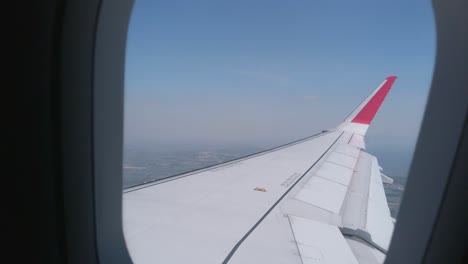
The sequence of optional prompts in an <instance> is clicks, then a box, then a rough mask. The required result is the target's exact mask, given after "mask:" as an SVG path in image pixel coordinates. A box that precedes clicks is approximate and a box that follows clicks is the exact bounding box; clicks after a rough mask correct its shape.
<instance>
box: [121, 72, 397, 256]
mask: <svg viewBox="0 0 468 264" xmlns="http://www.w3.org/2000/svg"><path fill="white" fill-rule="evenodd" d="M395 79H396V77H395V76H390V77H388V78H387V79H386V80H385V81H384V82H383V83H382V84H381V85H380V86H379V87H378V88H377V89H376V90H375V91H374V92H373V93H371V95H369V97H368V98H367V99H366V100H364V102H362V103H361V105H359V107H358V108H357V109H356V110H354V111H353V112H352V113H351V114H350V115H349V116H348V117H347V118H346V119H345V121H344V122H343V123H342V124H341V125H339V126H338V127H336V128H335V129H333V130H330V131H326V132H323V133H320V134H318V135H314V136H311V137H308V138H304V139H302V140H298V141H295V142H292V143H289V144H286V145H283V146H279V147H276V148H273V149H270V150H267V151H263V152H260V153H257V154H254V155H250V156H247V157H244V158H240V159H237V160H234V161H230V162H226V163H223V164H219V165H216V166H212V167H208V168H204V169H200V170H197V171H193V172H189V173H186V174H182V175H177V176H174V177H169V178H165V179H161V180H158V181H155V182H151V183H147V184H144V185H139V186H135V187H132V188H129V189H126V190H125V191H124V195H123V221H124V233H125V238H126V242H127V246H128V249H129V252H130V255H131V257H132V259H133V261H134V262H135V263H203V264H205V263H301V264H307V263H382V262H383V261H384V259H385V256H386V253H387V250H388V248H389V244H390V239H391V236H392V232H393V228H394V219H393V218H392V217H391V216H390V210H389V208H388V204H387V200H386V197H385V193H384V189H383V183H382V178H384V179H385V180H386V181H388V177H386V176H384V175H383V174H382V173H381V168H380V166H379V164H378V162H377V159H376V158H375V157H374V156H372V155H370V154H368V153H366V152H365V148H366V146H365V140H364V136H365V134H366V131H367V129H368V127H369V124H370V123H371V121H372V119H373V118H374V116H375V114H376V113H377V111H378V109H379V107H380V105H381V104H382V102H383V101H384V99H385V96H386V95H387V93H388V92H389V90H390V88H391V87H392V85H393V83H394V81H395Z"/></svg>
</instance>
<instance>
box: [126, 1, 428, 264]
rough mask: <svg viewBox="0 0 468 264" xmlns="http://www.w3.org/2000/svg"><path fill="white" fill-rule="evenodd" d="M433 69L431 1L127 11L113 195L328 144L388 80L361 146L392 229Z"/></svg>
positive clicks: (165, 4) (155, 5)
mask: <svg viewBox="0 0 468 264" xmlns="http://www.w3.org/2000/svg"><path fill="white" fill-rule="evenodd" d="M434 59H435V28H434V21H433V14H432V7H431V4H430V2H419V1H417V2H413V1H379V2H376V1H365V2H360V4H356V3H352V2H346V1H340V2H339V3H338V2H335V1H149V0H137V1H136V2H135V5H134V7H133V11H132V16H131V21H130V26H129V32H128V39H127V51H126V73H125V118H124V123H125V127H124V135H125V136H124V165H123V182H124V189H125V190H127V189H128V188H132V187H133V188H134V187H135V186H141V185H142V184H144V183H150V182H155V181H156V182H157V181H158V180H159V179H164V178H167V177H171V176H173V175H180V174H183V173H186V172H190V171H194V170H197V169H200V168H205V167H208V166H212V165H216V164H220V163H223V162H227V161H230V160H234V159H238V158H241V157H244V156H246V155H250V154H253V153H257V152H261V151H265V150H268V149H270V148H273V147H276V146H279V145H282V144H286V143H289V142H292V141H295V140H299V139H302V138H306V137H309V136H311V135H314V134H318V133H333V131H332V130H333V129H334V128H335V127H337V126H338V125H339V124H340V123H342V122H343V120H344V119H345V118H346V116H347V115H348V114H349V113H350V112H351V111H353V109H355V108H356V107H357V106H358V105H359V104H360V103H361V102H362V100H363V99H364V98H366V97H367V96H368V95H369V94H370V93H371V92H372V91H373V90H374V89H375V88H377V87H378V85H379V84H381V83H382V81H383V80H385V78H387V77H388V76H393V75H396V76H398V78H397V79H396V81H395V83H394V85H393V87H392V89H391V91H390V92H389V93H388V96H387V97H386V100H385V102H384V103H383V104H382V107H381V108H380V110H379V111H378V113H377V114H376V116H375V118H374V120H373V121H372V124H371V125H370V127H369V129H368V132H367V134H366V137H365V140H366V152H368V153H369V154H371V155H373V156H375V157H377V159H378V163H379V165H380V166H381V167H382V173H383V174H385V175H386V176H388V177H390V178H392V179H393V183H391V184H388V183H387V184H385V185H384V187H385V194H386V198H387V202H388V206H389V208H390V212H391V215H392V217H394V218H397V216H398V208H399V203H400V200H401V197H402V194H403V191H404V186H405V182H406V177H407V175H408V169H409V166H410V164H411V159H412V154H413V150H414V147H415V144H416V140H417V135H418V133H419V127H420V123H421V119H422V115H423V111H424V107H425V103H426V97H427V95H428V89H429V87H430V82H431V78H432V69H433V65H434ZM231 180H232V179H231ZM255 187H257V188H259V189H265V190H266V193H268V192H269V189H268V188H265V187H264V186H253V187H252V188H255ZM125 190H124V191H125ZM125 206H126V205H125V203H124V214H125V211H126V208H125ZM124 224H125V225H126V224H127V223H126V222H125V221H124ZM124 229H126V227H125V228H124ZM129 247H130V251H131V252H135V251H133V250H132V249H131V245H129ZM132 257H133V254H132Z"/></svg>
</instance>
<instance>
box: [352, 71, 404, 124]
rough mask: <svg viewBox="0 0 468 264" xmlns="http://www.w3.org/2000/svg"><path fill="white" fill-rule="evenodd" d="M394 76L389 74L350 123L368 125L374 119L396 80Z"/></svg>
mask: <svg viewBox="0 0 468 264" xmlns="http://www.w3.org/2000/svg"><path fill="white" fill-rule="evenodd" d="M396 78H397V77H396V76H389V77H387V79H386V80H385V83H384V84H383V85H382V87H380V89H379V90H378V91H377V93H375V94H374V96H373V97H372V98H371V99H370V100H369V102H367V104H366V105H365V106H364V107H363V108H362V109H361V111H360V112H359V113H358V114H357V115H356V116H355V117H354V119H353V120H352V121H351V123H359V124H365V125H369V124H370V123H371V122H372V119H374V116H375V114H376V113H377V111H378V110H379V108H380V106H381V105H382V103H383V101H384V99H385V96H387V94H388V92H389V91H390V88H392V85H393V83H394V82H395V80H396Z"/></svg>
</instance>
